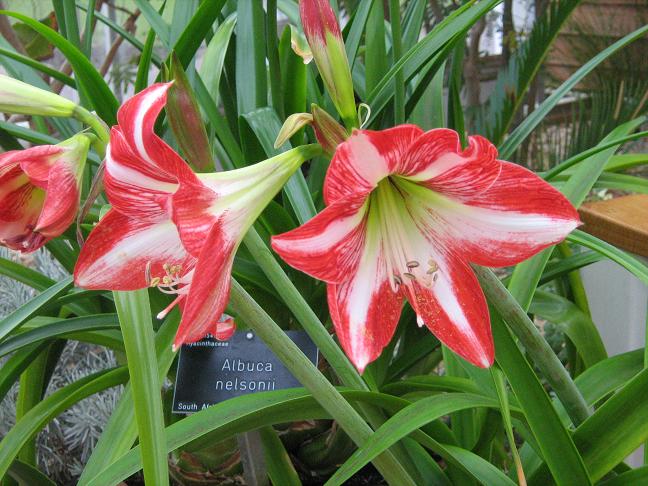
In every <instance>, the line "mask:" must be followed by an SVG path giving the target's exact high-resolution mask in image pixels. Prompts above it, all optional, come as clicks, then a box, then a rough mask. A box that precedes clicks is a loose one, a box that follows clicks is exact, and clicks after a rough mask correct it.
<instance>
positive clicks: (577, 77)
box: [499, 25, 648, 160]
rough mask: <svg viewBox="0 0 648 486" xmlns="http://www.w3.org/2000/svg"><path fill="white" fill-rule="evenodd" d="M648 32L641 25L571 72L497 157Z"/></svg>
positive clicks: (509, 151) (505, 154)
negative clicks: (591, 76) (582, 82)
mask: <svg viewBox="0 0 648 486" xmlns="http://www.w3.org/2000/svg"><path fill="white" fill-rule="evenodd" d="M646 32H648V25H646V26H643V27H641V28H639V29H637V30H635V31H634V32H631V33H630V34H628V35H626V36H625V37H623V38H621V39H619V40H618V41H616V42H615V43H614V44H612V45H611V46H610V47H608V48H607V49H604V50H603V51H601V52H600V53H599V54H597V55H596V56H594V57H593V58H592V59H590V60H589V61H588V62H587V63H586V64H585V65H583V66H582V67H581V68H580V69H579V70H578V71H576V72H575V73H574V74H572V75H571V76H570V77H569V79H568V80H567V81H565V82H564V83H563V84H561V85H560V87H558V89H556V91H554V92H553V93H552V94H551V96H549V97H548V98H547V99H546V100H544V101H543V102H542V104H541V105H540V106H538V108H536V109H535V110H534V111H533V113H531V114H530V115H529V116H527V117H526V118H525V119H524V121H523V122H522V123H520V125H518V127H517V128H516V129H515V130H513V132H512V133H511V134H510V135H509V137H508V138H507V139H506V140H505V141H504V143H503V144H502V145H500V146H499V157H500V158H502V159H504V160H506V159H508V158H509V157H511V156H512V155H513V153H514V152H515V150H516V149H517V148H518V147H519V146H520V144H521V143H522V142H523V141H524V140H526V138H527V137H528V136H529V135H530V134H531V132H532V131H533V130H534V129H535V128H536V127H537V126H538V125H539V124H540V122H542V121H543V120H544V119H545V118H546V116H547V115H548V114H549V112H550V111H551V110H552V109H553V108H554V107H555V106H556V105H557V104H558V102H559V101H560V100H561V99H562V97H563V96H565V95H566V94H567V93H568V92H569V91H571V89H572V88H573V87H574V86H576V85H577V84H578V83H580V82H581V80H582V79H583V78H584V77H585V76H587V75H588V74H589V73H590V72H592V71H593V70H594V69H595V68H596V67H597V66H598V65H599V64H601V63H602V62H603V61H605V60H606V59H607V58H609V57H610V56H611V55H613V54H614V53H615V52H617V51H618V50H619V49H622V48H623V47H625V46H627V45H628V44H630V43H631V42H634V41H636V40H637V39H640V38H641V37H643V36H644V35H645V34H646Z"/></svg>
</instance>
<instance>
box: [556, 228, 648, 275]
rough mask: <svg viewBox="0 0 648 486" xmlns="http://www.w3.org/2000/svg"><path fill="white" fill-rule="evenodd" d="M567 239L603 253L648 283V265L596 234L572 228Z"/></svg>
mask: <svg viewBox="0 0 648 486" xmlns="http://www.w3.org/2000/svg"><path fill="white" fill-rule="evenodd" d="M567 240H568V241H570V242H572V243H577V244H579V245H582V246H585V247H587V248H589V249H591V250H594V251H596V252H598V253H600V254H602V255H605V256H606V257H608V258H609V259H610V260H612V261H614V262H616V263H618V264H619V265H621V266H622V267H623V268H625V269H626V270H628V271H629V272H630V273H632V274H633V275H634V276H635V277H637V278H638V279H639V280H641V281H642V282H643V283H645V284H646V285H648V267H647V266H646V265H644V264H643V263H641V261H640V260H638V259H637V258H635V257H633V256H632V255H630V254H628V253H626V252H625V251H623V250H620V249H619V248H617V247H616V246H614V245H610V244H609V243H606V242H605V241H603V240H601V239H599V238H597V237H596V236H592V235H590V234H588V233H585V232H584V231H580V230H574V231H573V232H572V233H571V234H570V235H569V236H568V237H567Z"/></svg>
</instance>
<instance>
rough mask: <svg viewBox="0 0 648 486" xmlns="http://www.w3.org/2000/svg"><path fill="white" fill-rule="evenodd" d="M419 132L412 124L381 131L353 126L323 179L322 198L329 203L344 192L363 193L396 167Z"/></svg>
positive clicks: (340, 196) (346, 193) (368, 190)
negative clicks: (354, 128)
mask: <svg viewBox="0 0 648 486" xmlns="http://www.w3.org/2000/svg"><path fill="white" fill-rule="evenodd" d="M422 134H423V130H421V129H420V128H418V127H417V126H415V125H399V126H397V127H394V128H390V129H387V130H382V131H373V130H355V131H354V132H353V134H352V135H351V136H350V137H349V138H348V139H347V140H346V141H345V142H344V143H341V144H340V145H339V146H338V148H337V150H336V152H335V155H334V156H333V159H332V160H331V165H330V166H329V169H328V172H327V174H326V179H325V181H324V201H325V202H326V204H327V205H328V204H332V203H334V202H335V201H337V200H339V199H341V198H343V197H346V196H363V195H367V194H368V193H369V192H371V190H372V189H374V188H375V187H376V185H377V184H378V182H379V181H380V180H382V179H383V178H385V177H386V176H388V175H389V174H391V173H392V172H393V171H394V170H396V169H397V168H398V167H399V163H400V160H401V158H402V157H403V155H404V154H405V152H406V151H407V149H408V148H409V146H410V145H411V144H412V143H413V142H414V140H416V139H417V137H419V136H420V135H422Z"/></svg>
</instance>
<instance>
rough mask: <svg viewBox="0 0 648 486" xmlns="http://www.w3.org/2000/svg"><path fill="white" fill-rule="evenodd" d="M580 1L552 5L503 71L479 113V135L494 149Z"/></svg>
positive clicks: (570, 0) (566, 1) (535, 22)
mask: <svg viewBox="0 0 648 486" xmlns="http://www.w3.org/2000/svg"><path fill="white" fill-rule="evenodd" d="M580 3H581V0H560V1H557V2H551V3H550V4H549V5H548V6H547V9H546V11H545V12H544V13H543V14H542V16H540V18H537V19H535V21H534V23H533V28H532V30H531V32H530V33H529V35H528V37H527V38H526V39H525V40H524V42H523V43H522V44H521V45H520V46H518V47H517V49H515V51H514V52H513V55H512V56H511V58H510V60H509V63H508V66H506V67H505V68H504V69H502V70H500V72H499V74H498V76H497V80H496V81H495V87H494V88H493V91H492V92H491V95H490V96H489V98H488V102H487V103H486V105H485V106H484V107H483V111H481V112H478V114H479V115H480V116H478V118H477V120H476V121H477V125H478V127H479V128H478V132H479V133H482V134H484V135H485V136H486V137H487V138H488V139H489V140H491V141H492V142H493V143H494V144H495V145H498V144H500V143H501V142H502V139H503V138H504V136H505V135H506V133H507V132H508V129H509V127H510V126H511V124H512V123H513V118H514V116H515V114H516V113H517V112H518V110H519V108H520V105H521V104H522V102H523V101H524V97H525V94H526V92H527V90H528V89H529V86H530V85H531V82H532V81H533V79H534V78H535V76H536V74H537V73H538V70H539V69H540V66H541V65H542V63H543V62H544V59H545V57H546V56H547V53H548V52H549V50H550V48H551V46H552V45H553V42H554V40H555V39H556V37H557V36H558V33H559V32H560V30H561V29H562V27H563V25H564V24H565V22H566V21H567V19H568V18H569V16H570V15H571V13H572V11H573V10H574V9H575V8H576V7H577V6H578V5H579V4H580Z"/></svg>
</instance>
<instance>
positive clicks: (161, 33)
mask: <svg viewBox="0 0 648 486" xmlns="http://www.w3.org/2000/svg"><path fill="white" fill-rule="evenodd" d="M134 1H135V4H136V5H137V8H139V9H140V10H141V12H142V15H143V16H144V18H145V19H146V21H147V22H148V23H149V25H150V26H151V28H152V29H153V30H154V31H155V33H156V34H157V36H158V37H159V39H160V41H162V44H164V46H165V47H166V48H167V49H169V50H170V49H171V27H170V26H169V24H167V23H166V22H165V21H164V19H162V16H161V15H160V14H159V13H158V12H157V11H156V10H155V8H154V7H153V6H152V5H151V4H150V3H149V2H148V1H147V0H134Z"/></svg>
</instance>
